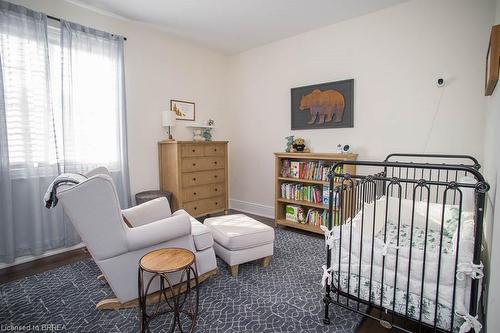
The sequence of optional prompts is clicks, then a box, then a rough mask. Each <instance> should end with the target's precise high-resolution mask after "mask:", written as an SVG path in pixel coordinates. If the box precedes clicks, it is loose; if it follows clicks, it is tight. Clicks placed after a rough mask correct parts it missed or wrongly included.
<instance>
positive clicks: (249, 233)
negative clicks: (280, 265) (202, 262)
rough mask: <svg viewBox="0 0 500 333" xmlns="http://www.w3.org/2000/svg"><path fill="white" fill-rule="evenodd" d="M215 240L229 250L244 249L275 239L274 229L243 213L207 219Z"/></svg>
mask: <svg viewBox="0 0 500 333" xmlns="http://www.w3.org/2000/svg"><path fill="white" fill-rule="evenodd" d="M204 224H205V225H206V226H207V227H209V228H210V230H211V231H212V236H213V237H214V240H215V242H217V243H218V244H219V245H222V246H224V247H225V248H226V249H228V250H244V249H248V248H252V247H256V246H260V245H264V244H269V243H272V242H273V241H274V229H273V228H271V227H269V226H267V225H265V224H264V223H261V222H259V221H257V220H254V219H252V218H251V217H248V216H246V215H243V214H235V215H225V216H218V217H212V218H208V219H205V221H204Z"/></svg>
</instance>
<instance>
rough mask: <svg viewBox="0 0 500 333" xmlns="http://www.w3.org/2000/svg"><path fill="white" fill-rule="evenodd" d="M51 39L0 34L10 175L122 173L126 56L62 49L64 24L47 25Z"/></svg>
mask: <svg viewBox="0 0 500 333" xmlns="http://www.w3.org/2000/svg"><path fill="white" fill-rule="evenodd" d="M47 39H48V40H47V42H48V49H47V48H45V46H44V45H41V43H40V41H39V40H36V39H30V38H27V37H26V36H22V37H18V36H16V35H13V34H12V33H10V32H9V34H8V35H6V34H3V35H0V51H2V52H1V53H2V68H3V75H4V86H5V87H4V93H5V100H6V118H7V136H8V149H9V161H10V165H11V170H12V171H13V172H14V174H15V173H19V174H24V173H25V172H24V171H25V170H26V169H29V168H37V169H39V170H38V171H40V170H43V169H46V170H47V171H46V172H47V173H48V174H50V173H54V170H57V166H58V164H63V165H64V170H66V171H69V172H72V171H73V172H75V171H81V168H80V166H82V165H86V166H88V167H92V166H96V165H103V166H107V167H108V168H110V169H111V170H114V169H119V168H120V165H119V164H120V153H121V151H120V122H121V116H120V108H121V107H122V105H119V104H120V103H121V102H120V101H121V99H120V98H119V97H120V96H121V95H120V94H122V93H123V92H122V91H121V88H122V87H121V86H120V85H121V81H120V80H121V76H120V75H118V73H117V71H118V70H119V68H120V67H119V66H117V61H120V60H121V59H118V58H117V53H113V52H108V49H106V48H105V47H104V48H102V49H101V48H96V49H94V48H92V47H90V48H89V47H88V45H87V44H84V45H82V47H79V44H78V43H75V44H72V45H71V47H67V48H63V46H62V45H61V29H60V27H59V26H54V25H49V26H48V27H47ZM98 42H99V43H105V42H106V41H104V40H103V41H98ZM111 50H112V49H111ZM94 51H95V52H94ZM47 53H48V54H47ZM20 55H23V56H20ZM47 55H48V56H47ZM47 59H48V61H47ZM69 59H71V61H68V60H69ZM63 75H64V76H63ZM63 97H64V98H63Z"/></svg>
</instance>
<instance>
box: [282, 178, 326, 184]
mask: <svg viewBox="0 0 500 333" xmlns="http://www.w3.org/2000/svg"><path fill="white" fill-rule="evenodd" d="M278 180H281V181H286V182H294V183H304V184H317V185H326V184H328V182H324V181H321V180H312V179H300V178H289V177H278Z"/></svg>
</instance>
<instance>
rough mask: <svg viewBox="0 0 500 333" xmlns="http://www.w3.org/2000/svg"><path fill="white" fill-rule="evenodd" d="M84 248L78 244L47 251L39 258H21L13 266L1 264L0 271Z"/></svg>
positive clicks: (83, 245)
mask: <svg viewBox="0 0 500 333" xmlns="http://www.w3.org/2000/svg"><path fill="white" fill-rule="evenodd" d="M82 247H85V244H83V243H79V244H76V245H73V246H70V247H64V248H62V249H55V250H50V251H47V252H45V253H44V254H41V255H39V256H24V257H19V258H17V259H16V260H15V261H14V262H13V263H12V264H0V269H2V268H7V267H10V266H15V265H19V264H24V263H27V262H30V261H33V260H37V259H41V258H45V257H50V256H53V255H56V254H60V253H64V252H68V251H72V250H76V249H81V248H82Z"/></svg>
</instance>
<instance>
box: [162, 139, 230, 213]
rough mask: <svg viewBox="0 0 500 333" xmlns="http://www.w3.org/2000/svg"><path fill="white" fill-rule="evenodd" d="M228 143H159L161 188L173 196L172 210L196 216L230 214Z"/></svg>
mask: <svg viewBox="0 0 500 333" xmlns="http://www.w3.org/2000/svg"><path fill="white" fill-rule="evenodd" d="M227 145H228V141H161V142H159V143H158V159H159V172H160V189H161V190H162V191H169V192H171V193H172V207H173V210H174V211H175V210H178V209H185V210H186V211H187V212H188V213H189V214H191V215H192V216H194V217H200V216H206V215H210V214H215V213H221V212H223V213H227V210H228V208H229V195H228V154H227V151H228V149H227Z"/></svg>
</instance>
